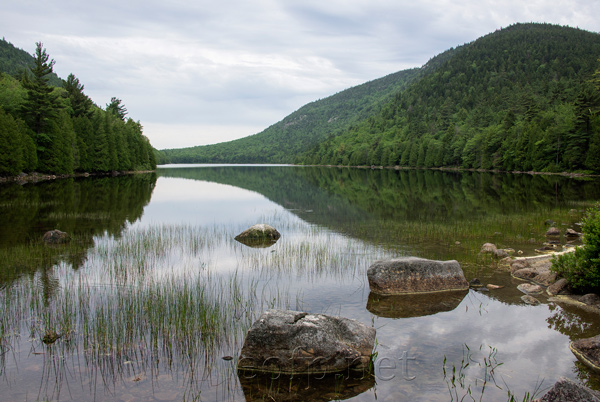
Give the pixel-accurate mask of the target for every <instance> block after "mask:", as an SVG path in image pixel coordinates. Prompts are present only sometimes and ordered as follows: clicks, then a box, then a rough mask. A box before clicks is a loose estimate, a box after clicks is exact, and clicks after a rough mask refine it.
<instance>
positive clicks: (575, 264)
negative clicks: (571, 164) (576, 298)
mask: <svg viewBox="0 0 600 402" xmlns="http://www.w3.org/2000/svg"><path fill="white" fill-rule="evenodd" d="M582 232H583V236H584V237H583V247H578V248H577V249H576V250H575V252H573V253H567V254H563V255H560V256H559V257H558V258H555V259H554V260H553V261H552V271H554V272H556V273H558V274H559V275H561V276H563V277H564V278H565V279H566V280H567V281H568V282H569V285H570V286H571V287H572V288H573V289H574V290H577V291H581V292H587V291H592V292H598V291H600V204H597V205H596V206H595V207H593V208H590V209H589V210H588V211H587V216H586V217H585V219H584V220H583V226H582Z"/></svg>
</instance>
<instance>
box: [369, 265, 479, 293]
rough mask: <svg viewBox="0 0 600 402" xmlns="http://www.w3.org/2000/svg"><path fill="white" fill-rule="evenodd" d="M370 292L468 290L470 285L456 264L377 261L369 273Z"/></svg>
mask: <svg viewBox="0 0 600 402" xmlns="http://www.w3.org/2000/svg"><path fill="white" fill-rule="evenodd" d="M367 279H368V280H369V286H370V288H371V292H373V293H376V294H380V295H394V294H396V295H398V294H405V293H421V292H439V291H447V290H465V289H468V288H469V283H468V282H467V280H466V279H465V275H464V273H463V270H462V269H461V267H460V265H459V263H458V262H457V261H454V260H452V261H434V260H427V259H424V258H416V257H403V258H397V259H392V260H381V261H375V262H374V263H373V264H372V265H371V266H370V267H369V269H368V270H367Z"/></svg>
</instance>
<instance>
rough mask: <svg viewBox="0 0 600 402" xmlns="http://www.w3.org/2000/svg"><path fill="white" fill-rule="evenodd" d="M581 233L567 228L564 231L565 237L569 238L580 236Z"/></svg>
mask: <svg viewBox="0 0 600 402" xmlns="http://www.w3.org/2000/svg"><path fill="white" fill-rule="evenodd" d="M580 236H581V233H579V232H576V231H574V230H573V229H567V230H566V232H565V237H569V238H577V237H580Z"/></svg>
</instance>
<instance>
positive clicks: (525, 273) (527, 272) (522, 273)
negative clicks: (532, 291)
mask: <svg viewBox="0 0 600 402" xmlns="http://www.w3.org/2000/svg"><path fill="white" fill-rule="evenodd" d="M512 274H513V276H514V277H515V278H520V279H533V278H535V277H536V276H538V272H537V271H536V270H535V269H533V268H522V269H518V270H516V271H514V272H513V273H512Z"/></svg>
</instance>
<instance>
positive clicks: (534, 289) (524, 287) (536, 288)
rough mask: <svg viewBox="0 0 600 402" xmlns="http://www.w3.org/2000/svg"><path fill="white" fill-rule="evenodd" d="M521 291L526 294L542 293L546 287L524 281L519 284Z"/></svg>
mask: <svg viewBox="0 0 600 402" xmlns="http://www.w3.org/2000/svg"><path fill="white" fill-rule="evenodd" d="M517 289H519V290H520V291H521V292H523V293H525V294H528V295H529V294H540V293H542V292H543V291H544V289H543V288H542V287H541V286H540V285H533V284H531V283H522V284H520V285H519V286H517Z"/></svg>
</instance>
